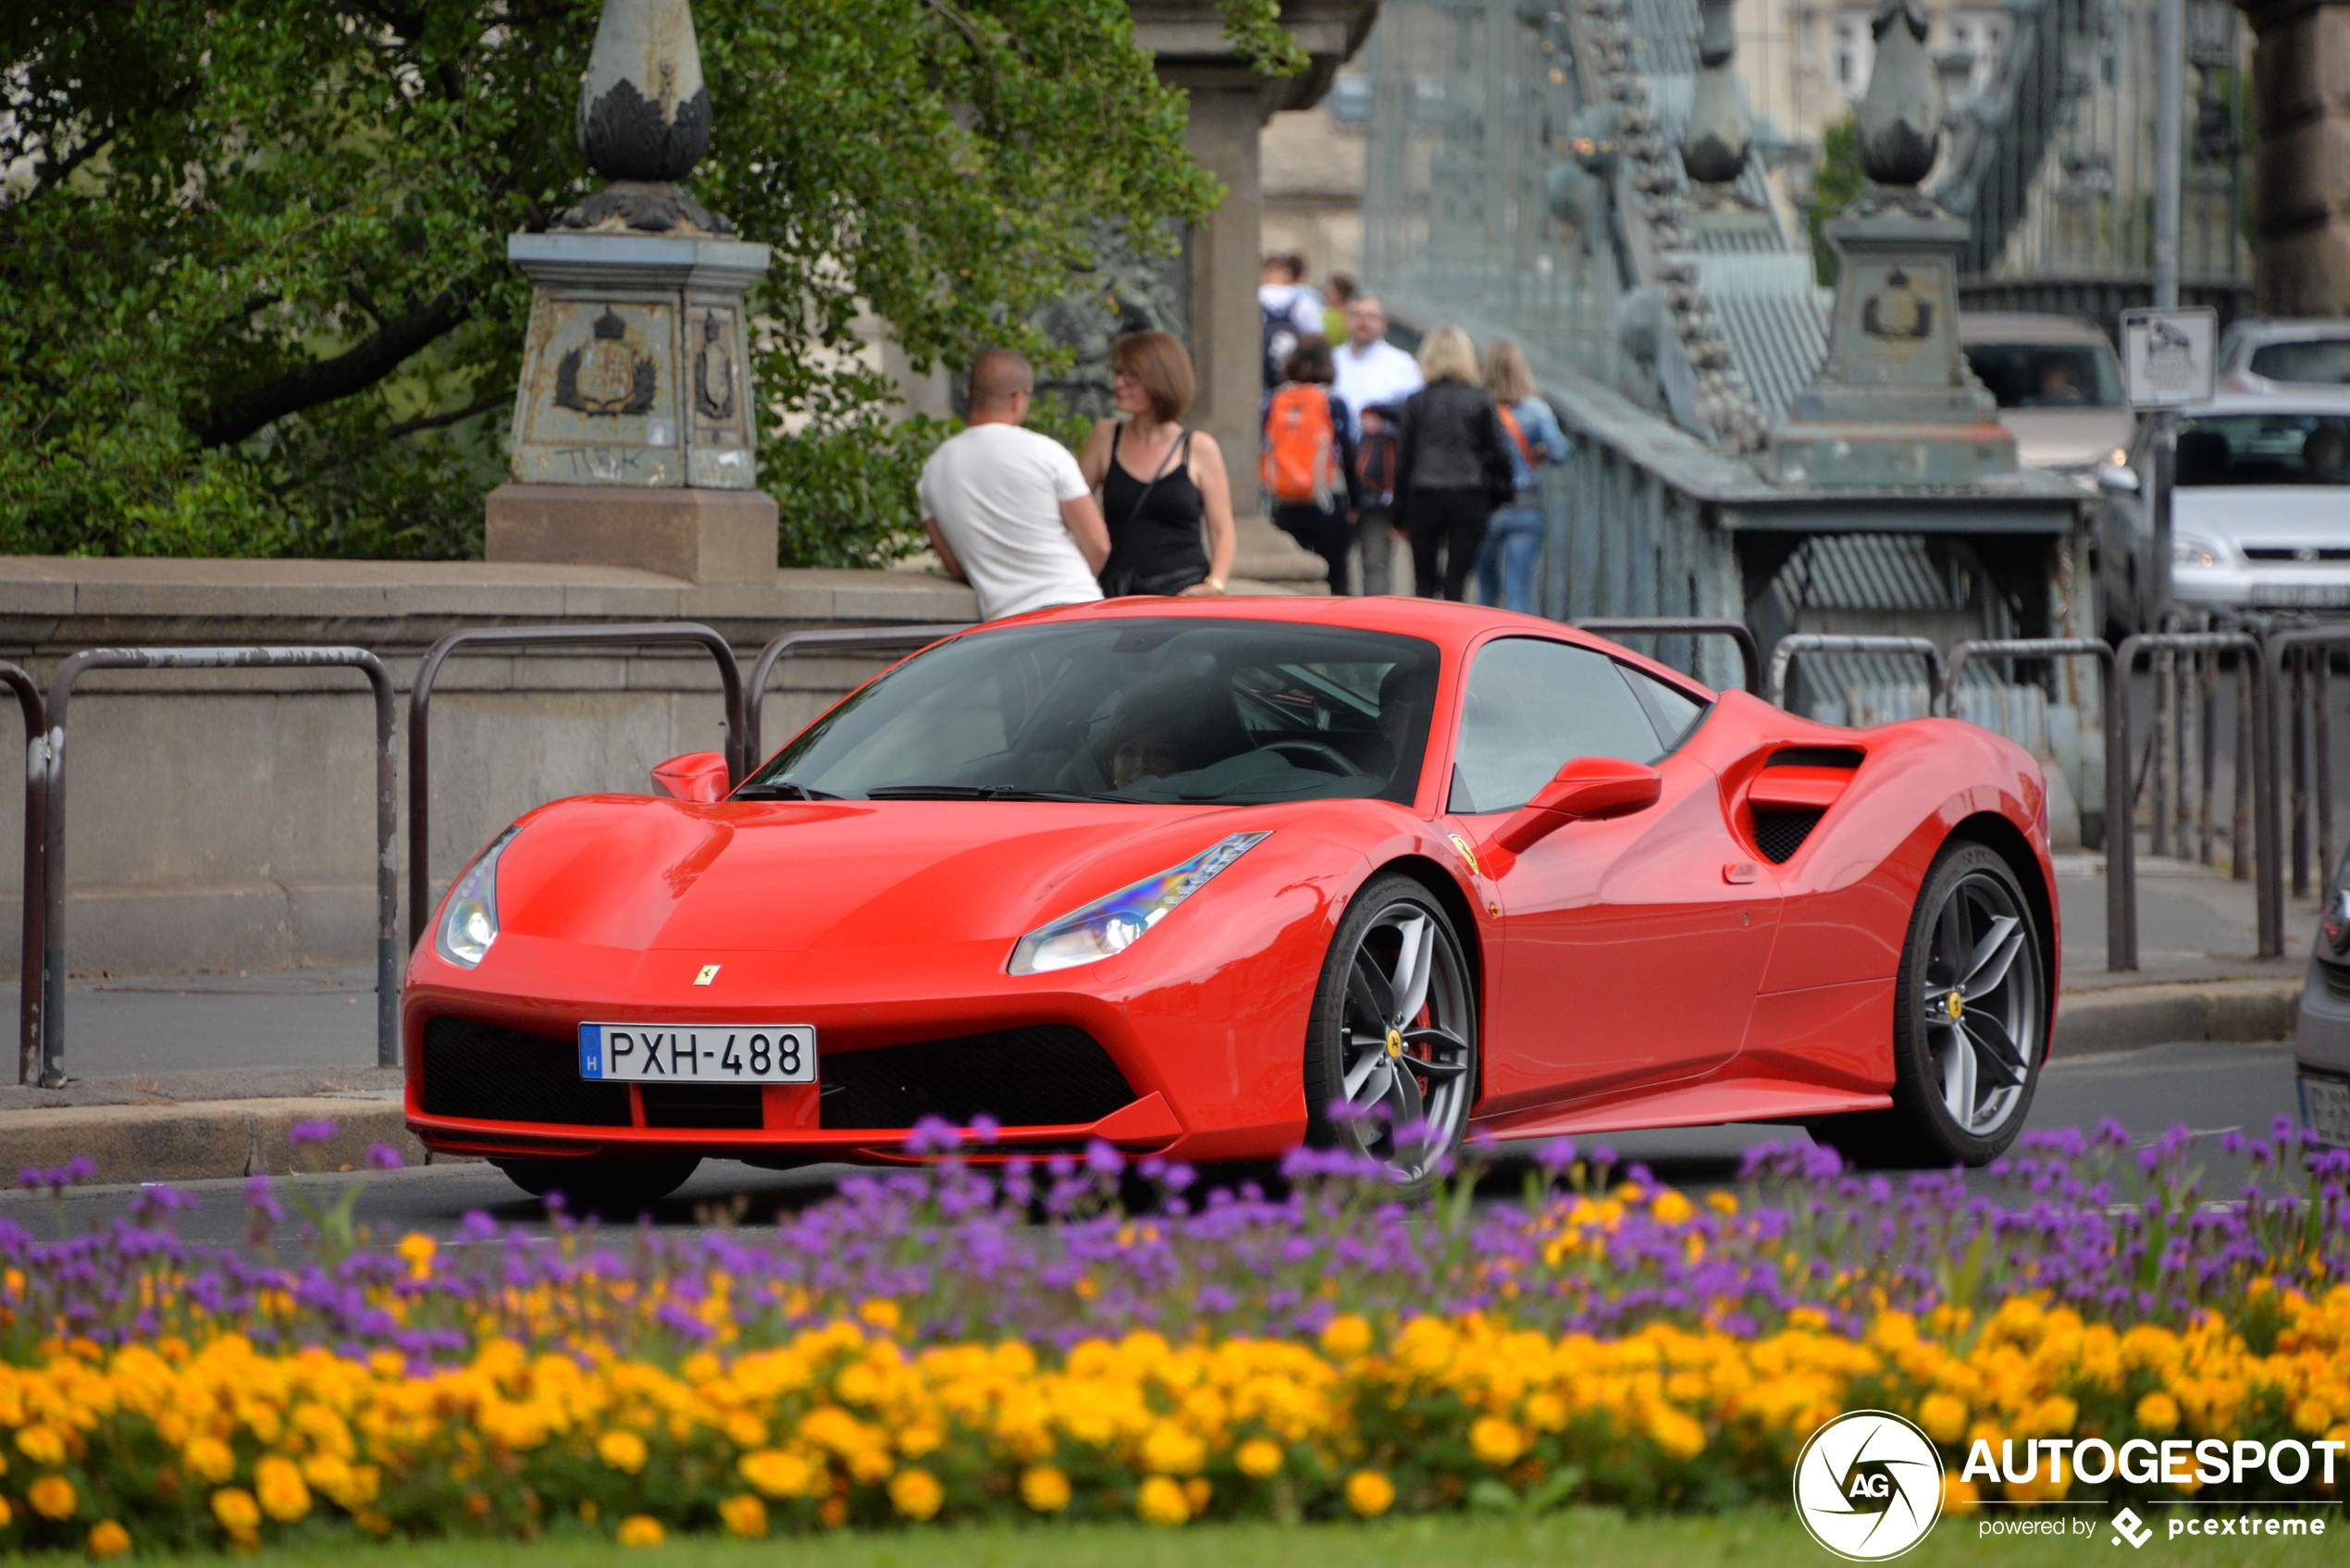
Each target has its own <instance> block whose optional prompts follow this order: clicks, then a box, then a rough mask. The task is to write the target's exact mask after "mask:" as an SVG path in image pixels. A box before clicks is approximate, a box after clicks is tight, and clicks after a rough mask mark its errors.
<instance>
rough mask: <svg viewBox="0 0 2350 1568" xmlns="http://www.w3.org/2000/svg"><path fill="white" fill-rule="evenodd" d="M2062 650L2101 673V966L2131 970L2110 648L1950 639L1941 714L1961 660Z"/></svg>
mask: <svg viewBox="0 0 2350 1568" xmlns="http://www.w3.org/2000/svg"><path fill="white" fill-rule="evenodd" d="M2068 655H2069V656H2072V657H2077V658H2084V659H2094V660H2096V661H2097V664H2098V667H2099V668H2100V670H2101V671H2102V672H2103V673H2104V676H2105V685H2104V687H2103V695H2104V710H2105V711H2104V715H2103V717H2104V725H2103V728H2104V731H2105V737H2106V754H2105V854H2106V861H2105V865H2106V875H2105V928H2106V967H2107V968H2109V969H2135V968H2137V963H2138V937H2137V930H2138V926H2137V916H2138V905H2137V897H2136V893H2137V889H2136V885H2135V876H2136V871H2137V862H2136V861H2135V859H2134V858H2129V857H2126V856H2125V857H2124V859H2125V860H2127V862H2128V869H2127V870H2121V871H2119V872H2117V870H2116V865H2117V862H2116V859H2115V857H2114V848H2113V846H2114V837H2113V835H2114V834H2115V833H2121V835H2122V842H2123V843H2124V844H2126V845H2128V846H2130V847H2131V848H2133V849H2134V848H2135V847H2136V840H2135V839H2134V838H2131V837H2130V836H2129V834H2130V832H2131V829H2130V764H2129V755H2128V753H2127V752H2126V751H2123V752H2117V751H2116V750H2115V749H2114V746H2115V741H2114V734H2115V731H2114V713H2115V710H2117V709H2119V708H2121V707H2122V706H2124V705H2125V704H2127V703H2128V701H2129V700H2130V694H2129V693H2128V692H2127V691H2126V690H2124V689H2123V688H2122V685H2121V682H2120V681H2118V680H2117V679H2115V677H2114V661H2113V649H2112V648H2109V647H2108V646H2107V644H2106V643H2105V641H2104V639H2102V638H2099V637H1992V638H1985V639H1983V640H1980V641H1970V642H1954V643H1952V644H1951V645H1950V662H1949V672H1948V686H1947V688H1946V690H1945V692H1944V696H1943V701H1942V710H1943V712H1944V713H1946V714H1947V713H1948V712H1949V711H1950V710H1952V708H1954V707H1955V706H1956V705H1957V701H1958V690H1959V673H1960V671H1962V670H1964V669H1965V668H1966V667H1967V661H1969V660H1970V659H2052V658H2057V657H2059V656H2068ZM2125 929H2126V930H2127V932H2129V937H2128V947H2129V957H2130V961H2129V962H2128V963H2127V964H2126V965H2125V964H2121V963H2118V962H2116V961H2115V959H2116V956H2117V955H2118V954H2119V953H2120V952H2121V947H2122V945H2121V940H2120V939H2119V938H2118V937H2117V936H2116V933H2117V932H2121V931H2123V930H2125Z"/></svg>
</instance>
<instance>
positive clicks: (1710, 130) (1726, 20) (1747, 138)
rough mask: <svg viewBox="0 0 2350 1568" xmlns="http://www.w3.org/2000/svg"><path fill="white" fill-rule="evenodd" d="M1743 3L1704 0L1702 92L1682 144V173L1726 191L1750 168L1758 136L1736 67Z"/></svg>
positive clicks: (1701, 10) (1699, 52)
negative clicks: (1737, 22) (1737, 13)
mask: <svg viewBox="0 0 2350 1568" xmlns="http://www.w3.org/2000/svg"><path fill="white" fill-rule="evenodd" d="M1736 3H1737V0H1698V16H1699V19H1700V22H1699V30H1698V42H1697V59H1698V72H1697V86H1696V90H1695V92H1694V93H1692V95H1691V97H1690V100H1689V122H1688V130H1687V131H1686V132H1685V133H1684V134H1683V136H1682V138H1681V167H1682V168H1683V169H1685V170H1687V171H1688V177H1689V178H1690V179H1694V180H1696V181H1698V182H1699V183H1700V184H1701V185H1726V184H1728V183H1729V182H1730V181H1731V180H1734V179H1737V178H1738V174H1739V172H1740V171H1741V170H1743V169H1744V168H1745V167H1746V159H1747V154H1748V152H1749V151H1750V148H1751V147H1752V146H1753V142H1754V130H1753V126H1752V124H1751V122H1750V119H1749V117H1748V116H1747V111H1746V93H1744V91H1743V90H1742V89H1741V86H1740V83H1739V81H1738V72H1737V71H1736V70H1734V69H1733V68H1731V61H1732V60H1733V59H1735V58H1736V57H1737V55H1738V32H1737V30H1736V28H1735V27H1734V26H1733V17H1732V14H1731V13H1732V10H1733V7H1734V6H1735V5H1736Z"/></svg>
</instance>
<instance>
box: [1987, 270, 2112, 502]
mask: <svg viewBox="0 0 2350 1568" xmlns="http://www.w3.org/2000/svg"><path fill="white" fill-rule="evenodd" d="M1959 348H1960V351H1961V352H1964V353H1965V355H1966V361H1967V367H1968V368H1969V369H1971V370H1973V372H1974V378H1975V379H1976V380H1978V381H1980V382H1982V383H1983V385H1984V386H1985V388H1987V389H1989V390H1990V393H1991V395H1992V396H1993V397H1994V398H1996V399H1997V400H1998V403H1999V423H2000V424H2002V425H2004V426H2007V428H2008V433H2009V434H2010V435H2011V436H2013V437H2014V438H2015V447H2016V456H2017V458H2018V459H2020V460H2021V461H2022V462H2024V463H2029V464H2031V465H2032V466H2033V467H2035V468H2052V469H2054V470H2056V471H2057V472H2058V473H2059V474H2062V475H2067V476H2068V477H2070V478H2071V479H2072V481H2073V482H2074V483H2075V484H2077V485H2079V486H2080V487H2081V488H2083V489H2088V488H2090V487H2091V482H2092V476H2093V475H2095V474H2096V470H2097V468H2098V467H2099V466H2100V465H2101V464H2104V463H2108V462H2109V461H2111V460H2112V459H2113V457H2114V454H2115V453H2116V452H2119V451H2122V450H2123V449H2125V448H2127V447H2128V446H2129V444H2130V438H2131V436H2132V434H2133V433H2134V431H2135V430H2136V428H2137V417H2136V415H2134V414H2132V413H2131V412H2130V409H2129V406H2128V405H2127V404H2126V403H2124V402H2123V401H2122V398H2121V361H2120V360H2118V359H2117V358H2115V356H2114V352H2113V344H2112V342H2111V341H2110V340H2108V339H2107V337H2106V335H2105V333H2104V332H2103V331H2102V330H2100V329H2099V328H2097V327H2095V326H2093V325H2091V324H2090V323H2088V322H2086V321H2084V320H2082V319H2081V318H2080V317H2079V316H2076V315H2026V314H2023V313H2022V312H2012V311H1981V312H1961V313H1960V316H1959Z"/></svg>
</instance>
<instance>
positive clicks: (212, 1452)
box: [179, 1437, 237, 1485]
mask: <svg viewBox="0 0 2350 1568" xmlns="http://www.w3.org/2000/svg"><path fill="white" fill-rule="evenodd" d="M179 1462H180V1463H182V1464H185V1465H186V1466H187V1467H188V1468H189V1470H190V1471H192V1472H193V1473H194V1475H196V1476H197V1477H198V1478H199V1479H201V1480H205V1481H210V1482H212V1483H213V1484H214V1485H218V1484H219V1483H220V1482H222V1481H225V1480H227V1479H228V1478H229V1476H231V1475H235V1474H236V1473H237V1454H236V1451H235V1450H233V1449H231V1448H230V1447H229V1445H228V1444H227V1443H224V1442H222V1441H221V1440H220V1439H219V1438H209V1437H207V1438H196V1439H194V1440H193V1441H192V1442H191V1443H189V1445H188V1446H187V1447H186V1448H184V1449H181V1450H180V1451H179Z"/></svg>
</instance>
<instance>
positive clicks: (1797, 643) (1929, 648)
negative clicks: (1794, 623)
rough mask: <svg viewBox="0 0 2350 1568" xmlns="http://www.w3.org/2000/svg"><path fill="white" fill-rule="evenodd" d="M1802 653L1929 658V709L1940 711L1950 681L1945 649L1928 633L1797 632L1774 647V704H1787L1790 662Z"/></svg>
mask: <svg viewBox="0 0 2350 1568" xmlns="http://www.w3.org/2000/svg"><path fill="white" fill-rule="evenodd" d="M1799 653H1906V654H1910V655H1911V656H1913V657H1915V658H1919V659H1923V660H1924V661H1925V685H1926V694H1927V695H1926V705H1925V710H1926V711H1927V712H1928V713H1934V712H1938V711H1939V710H1941V707H1942V694H1943V693H1944V692H1945V691H1946V690H1948V687H1949V682H1948V679H1947V678H1946V677H1945V676H1944V674H1943V673H1942V650H1941V649H1940V648H1936V647H1935V646H1934V644H1933V643H1932V642H1930V641H1928V640H1927V639H1926V638H1924V637H1848V636H1837V635H1835V634H1832V633H1827V632H1794V633H1790V634H1789V635H1788V636H1783V637H1781V638H1780V639H1779V640H1778V643H1777V644H1776V646H1775V647H1774V648H1772V649H1771V689H1770V693H1769V700H1770V704H1771V706H1772V707H1774V708H1784V707H1786V706H1787V666H1789V665H1791V664H1793V663H1794V662H1795V656H1796V655H1797V654H1799Z"/></svg>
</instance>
